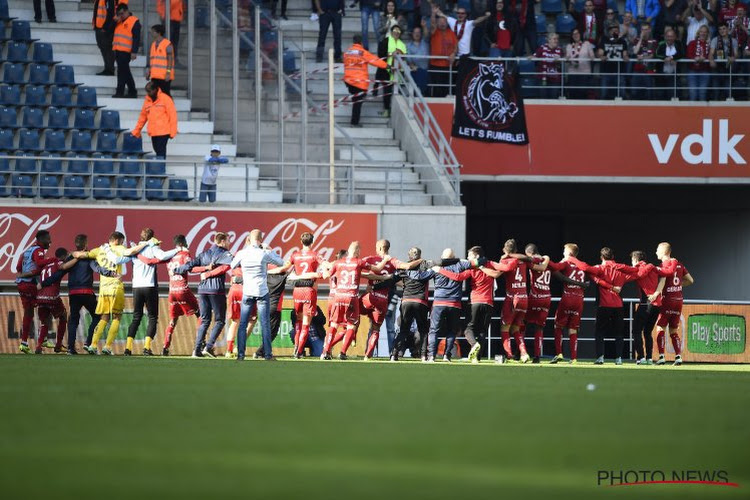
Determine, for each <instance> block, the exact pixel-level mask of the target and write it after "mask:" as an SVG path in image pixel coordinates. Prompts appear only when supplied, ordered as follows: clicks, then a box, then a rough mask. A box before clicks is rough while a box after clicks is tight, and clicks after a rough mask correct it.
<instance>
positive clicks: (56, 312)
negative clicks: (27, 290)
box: [36, 297, 67, 322]
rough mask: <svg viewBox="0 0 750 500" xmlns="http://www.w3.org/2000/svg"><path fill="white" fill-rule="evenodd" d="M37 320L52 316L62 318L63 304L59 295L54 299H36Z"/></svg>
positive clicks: (64, 313)
mask: <svg viewBox="0 0 750 500" xmlns="http://www.w3.org/2000/svg"><path fill="white" fill-rule="evenodd" d="M36 306H37V308H38V309H37V312H38V313H39V321H41V322H44V321H46V320H47V318H49V317H50V316H52V317H53V318H58V319H59V318H62V317H64V316H65V315H66V313H67V311H65V305H64V304H63V301H62V299H61V298H60V297H58V298H57V299H54V300H38V301H37V303H36Z"/></svg>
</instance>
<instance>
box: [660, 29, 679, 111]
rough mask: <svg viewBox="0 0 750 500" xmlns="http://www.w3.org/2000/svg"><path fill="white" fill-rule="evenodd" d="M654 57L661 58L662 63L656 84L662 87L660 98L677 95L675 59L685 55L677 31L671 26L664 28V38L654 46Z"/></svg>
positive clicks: (677, 83) (677, 68)
mask: <svg viewBox="0 0 750 500" xmlns="http://www.w3.org/2000/svg"><path fill="white" fill-rule="evenodd" d="M656 57H657V58H658V59H661V60H662V61H663V62H662V65H661V68H659V73H660V75H659V77H658V85H659V87H660V88H661V89H662V90H661V91H660V92H659V93H660V94H661V95H660V96H659V98H660V99H670V98H673V97H678V95H677V87H679V85H680V82H679V80H678V78H679V76H678V74H679V72H680V71H679V70H680V68H679V66H678V63H677V61H679V60H680V59H682V58H683V57H685V49H684V47H683V45H682V42H681V41H679V40H677V32H676V31H675V30H674V29H673V28H669V27H668V28H666V29H665V30H664V40H662V41H661V42H659V45H658V47H656Z"/></svg>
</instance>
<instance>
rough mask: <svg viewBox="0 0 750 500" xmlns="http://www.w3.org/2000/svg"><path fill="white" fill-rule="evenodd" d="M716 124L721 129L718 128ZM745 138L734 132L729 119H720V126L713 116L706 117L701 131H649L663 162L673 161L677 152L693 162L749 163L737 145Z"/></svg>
mask: <svg viewBox="0 0 750 500" xmlns="http://www.w3.org/2000/svg"><path fill="white" fill-rule="evenodd" d="M715 128H716V129H718V130H716V131H714V129H715ZM744 138H745V135H744V134H731V135H730V130H729V120H726V119H720V120H718V124H717V126H714V120H712V119H705V120H703V129H702V131H701V133H694V134H688V135H685V136H681V135H680V134H669V135H668V136H667V137H666V138H663V136H662V135H661V134H648V140H649V142H650V143H651V149H652V150H653V152H654V156H656V160H657V161H658V162H659V163H661V164H662V165H666V164H668V163H670V161H672V158H673V156H676V155H677V154H679V155H680V156H681V157H682V160H683V161H684V162H686V163H689V164H690V165H699V164H704V165H708V164H719V165H727V164H729V163H730V162H731V163H734V164H737V165H745V164H746V163H747V161H745V158H744V157H743V156H742V154H740V152H739V151H738V149H737V148H738V147H739V145H740V144H741V142H742V140H743V139H744ZM715 139H716V140H715ZM678 143H679V147H678V146H677V145H678Z"/></svg>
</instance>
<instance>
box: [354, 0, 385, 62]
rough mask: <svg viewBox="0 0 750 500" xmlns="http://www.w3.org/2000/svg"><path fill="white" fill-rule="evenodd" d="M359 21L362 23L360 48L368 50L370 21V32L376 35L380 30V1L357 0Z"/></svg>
mask: <svg viewBox="0 0 750 500" xmlns="http://www.w3.org/2000/svg"><path fill="white" fill-rule="evenodd" d="M359 10H360V21H361V23H362V47H363V48H364V49H365V50H370V31H369V29H370V26H369V22H370V19H372V31H373V33H375V35H377V34H378V29H379V28H380V0H359Z"/></svg>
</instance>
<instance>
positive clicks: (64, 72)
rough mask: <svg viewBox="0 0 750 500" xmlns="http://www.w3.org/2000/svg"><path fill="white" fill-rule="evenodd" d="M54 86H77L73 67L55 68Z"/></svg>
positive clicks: (61, 66) (62, 66)
mask: <svg viewBox="0 0 750 500" xmlns="http://www.w3.org/2000/svg"><path fill="white" fill-rule="evenodd" d="M55 85H65V86H67V87H75V86H76V85H77V84H76V77H75V73H74V72H73V66H67V65H60V66H55Z"/></svg>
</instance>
